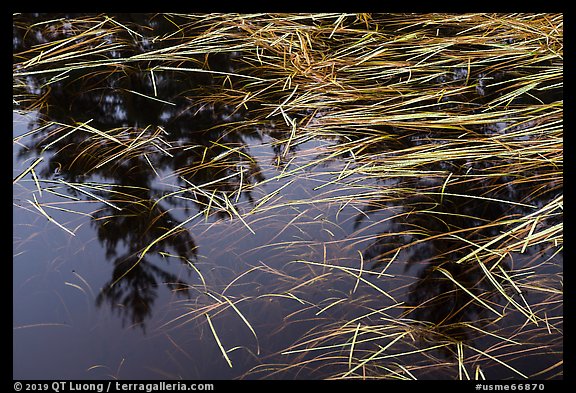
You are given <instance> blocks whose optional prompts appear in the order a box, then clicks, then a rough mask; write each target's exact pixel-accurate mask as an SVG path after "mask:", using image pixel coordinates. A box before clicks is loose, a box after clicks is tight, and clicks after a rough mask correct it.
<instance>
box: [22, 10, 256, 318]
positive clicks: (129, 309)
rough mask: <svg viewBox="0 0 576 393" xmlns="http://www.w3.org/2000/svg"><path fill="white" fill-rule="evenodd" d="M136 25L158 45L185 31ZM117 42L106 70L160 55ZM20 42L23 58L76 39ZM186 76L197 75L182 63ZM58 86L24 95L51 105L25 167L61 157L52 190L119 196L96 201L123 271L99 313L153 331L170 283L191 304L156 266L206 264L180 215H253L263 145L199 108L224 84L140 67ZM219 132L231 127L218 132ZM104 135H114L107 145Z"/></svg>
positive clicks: (105, 292) (99, 227) (53, 33)
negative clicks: (165, 257) (246, 209)
mask: <svg viewBox="0 0 576 393" xmlns="http://www.w3.org/2000/svg"><path fill="white" fill-rule="evenodd" d="M126 16H127V17H128V18H134V17H138V18H139V20H138V23H137V24H135V25H132V24H130V26H131V27H132V28H134V29H135V31H139V32H140V33H141V34H144V35H145V34H146V33H147V30H146V28H147V27H148V26H150V25H152V24H153V25H154V29H155V30H154V33H155V34H163V33H165V34H168V33H172V30H163V29H170V28H172V29H173V27H174V26H173V25H172V24H170V23H168V22H167V21H166V20H165V19H163V18H155V19H154V18H153V19H151V20H147V19H146V18H145V17H144V15H138V14H136V16H135V15H132V14H129V15H126ZM68 17H70V16H68ZM125 22H126V23H129V22H130V21H125ZM84 23H87V22H84ZM159 24H160V25H159ZM16 26H18V24H17V25H16ZM110 31H111V33H110V34H109V35H105V36H101V37H98V38H99V39H100V40H102V43H103V45H104V48H105V47H106V45H109V46H110V49H109V51H108V52H106V51H102V52H101V54H100V55H101V56H103V57H104V58H118V57H125V56H129V55H134V54H137V53H143V51H145V50H146V51H147V50H153V49H160V48H159V47H156V46H155V45H154V44H152V43H151V42H149V41H147V40H146V39H145V38H144V36H142V37H143V38H142V41H140V42H138V41H134V40H133V39H132V38H133V37H130V36H129V32H127V31H126V30H124V29H118V31H116V32H114V29H110ZM14 33H15V38H14V52H24V51H25V50H26V49H27V48H29V47H32V46H34V45H38V44H41V43H43V42H45V41H47V40H50V41H54V40H58V39H60V38H64V37H66V36H67V35H68V34H73V32H71V31H69V30H67V29H66V28H63V29H62V30H53V29H50V28H49V29H48V30H43V29H42V28H41V27H40V28H38V29H37V30H36V34H31V33H30V32H29V31H28V32H26V30H20V29H15V31H14ZM148 33H149V32H148ZM113 44H114V45H113ZM164 44H165V43H164ZM141 45H145V47H142V48H141V47H140V46H141ZM231 56H232V57H233V55H221V56H220V55H218V56H210V58H208V59H207V60H208V64H206V66H207V68H209V69H215V70H217V69H220V68H222V67H225V66H226V67H227V66H228V64H232V63H231V59H230V57H231ZM194 61H195V60H194V59H193V58H190V59H189V62H192V63H193V62H194ZM179 64H180V65H181V66H183V67H186V66H190V64H187V63H186V62H182V61H181V62H179ZM148 66H150V65H148ZM119 71H120V72H119ZM46 78H47V77H44V76H42V75H39V76H35V75H30V76H27V77H26V81H25V86H23V87H22V89H20V90H18V92H19V93H20V95H18V94H16V93H15V94H16V96H20V97H23V100H22V101H24V102H25V101H26V97H27V94H32V95H37V96H42V97H43V100H42V101H41V107H40V108H39V119H38V120H37V121H36V123H35V124H34V123H31V124H30V125H29V128H30V129H42V130H41V131H40V132H35V133H34V135H33V138H34V145H33V146H28V147H27V148H22V149H21V150H20V152H19V157H20V158H21V159H26V158H27V157H33V156H35V155H41V154H45V155H47V156H49V159H48V160H47V164H46V165H44V166H43V168H42V169H40V170H39V171H38V173H39V175H40V177H41V178H43V179H51V178H54V179H58V180H62V181H66V182H67V183H68V184H86V183H87V182H90V181H94V180H95V181H97V182H105V183H106V184H110V185H112V186H111V188H110V187H109V189H107V190H106V189H105V188H103V187H99V188H97V190H96V191H93V193H94V194H97V195H98V196H99V197H100V198H101V200H105V201H109V202H108V203H106V204H103V205H102V207H101V208H100V209H99V210H98V211H97V212H96V213H95V214H94V215H93V220H92V224H93V225H94V227H95V228H96V231H97V234H98V239H99V241H100V242H101V243H102V244H103V246H104V247H105V248H106V255H107V257H108V258H110V259H111V261H112V263H113V265H114V271H113V275H112V277H111V279H110V281H109V282H108V283H107V284H105V285H104V287H103V289H102V292H101V293H100V294H99V296H98V298H97V303H98V304H99V305H101V304H104V303H108V304H109V305H110V306H111V307H112V308H114V309H116V310H117V311H118V312H119V313H121V314H122V315H123V319H125V320H127V321H130V323H131V324H132V325H139V326H141V327H142V328H144V326H145V321H146V319H148V318H150V316H151V313H152V310H153V303H154V300H155V298H156V297H157V290H158V285H159V283H163V284H165V285H167V286H168V287H169V288H170V289H173V290H175V292H176V293H177V294H180V295H186V294H187V290H186V283H185V282H184V281H182V280H181V279H179V278H178V277H175V276H174V275H173V274H171V273H170V272H169V271H167V270H165V269H163V268H162V267H161V266H158V265H157V264H154V263H153V262H151V261H149V260H148V258H147V257H146V255H144V254H148V255H152V254H156V255H157V254H158V253H166V254H171V255H176V256H177V257H178V258H179V259H180V260H181V261H183V263H185V264H188V263H193V262H194V260H195V257H196V254H197V249H196V245H195V242H194V239H193V235H192V234H191V233H190V232H189V231H188V230H187V229H186V228H185V225H184V224H186V222H185V221H184V219H183V218H182V217H181V215H180V216H179V215H178V214H177V213H176V212H173V211H172V209H173V208H176V207H180V208H184V212H185V213H186V214H188V212H189V209H190V208H191V207H195V208H196V209H197V210H199V211H205V215H206V216H209V215H210V214H215V215H216V216H217V217H219V218H226V217H230V216H231V214H230V212H229V211H228V210H229V209H228V206H226V205H225V204H224V203H223V202H221V201H222V199H224V200H225V201H228V202H230V203H231V204H235V203H237V202H238V201H240V202H241V201H243V200H247V201H248V202H251V203H252V202H253V198H252V195H251V191H250V186H251V184H254V183H256V182H259V181H262V180H264V177H263V175H262V174H261V171H260V168H259V166H258V163H257V162H256V160H254V159H253V158H252V157H251V156H250V152H249V150H248V148H247V142H246V141H247V138H250V139H253V138H257V139H258V138H261V136H260V134H259V133H257V132H254V131H252V130H250V129H240V130H229V129H227V128H226V123H229V122H232V121H235V120H238V119H241V118H243V116H244V115H243V113H242V111H233V109H232V108H229V107H227V106H225V105H223V104H219V103H216V104H212V105H207V104H205V103H195V96H196V95H201V94H200V91H201V89H203V88H207V87H209V86H210V85H211V84H213V83H215V78H212V77H211V76H207V75H206V74H201V73H200V74H193V75H190V74H189V73H187V74H183V73H179V72H177V71H172V72H162V73H161V72H157V73H152V72H150V71H149V67H147V66H146V65H145V64H144V65H143V64H141V63H138V64H137V65H134V66H124V67H123V68H122V69H121V70H118V69H116V68H114V67H113V68H111V69H108V70H106V68H104V69H103V70H90V69H88V70H83V69H76V70H71V71H70V72H68V73H67V77H66V78H62V80H58V81H51V83H50V84H49V85H46ZM42 86H43V87H42ZM65 124H76V125H78V127H76V128H71V127H67V126H64V125H65ZM216 125H217V126H219V127H218V128H214V126H216ZM100 130H106V131H105V132H106V134H105V138H102V132H101V131H100ZM39 168H40V167H39ZM159 178H160V179H162V180H159ZM78 188H79V187H77V186H76V187H74V186H72V187H69V189H68V192H69V194H71V195H75V196H76V197H82V196H84V195H82V193H81V192H79V190H78ZM219 200H220V202H221V203H218V201H219ZM151 244H152V247H149V245H151Z"/></svg>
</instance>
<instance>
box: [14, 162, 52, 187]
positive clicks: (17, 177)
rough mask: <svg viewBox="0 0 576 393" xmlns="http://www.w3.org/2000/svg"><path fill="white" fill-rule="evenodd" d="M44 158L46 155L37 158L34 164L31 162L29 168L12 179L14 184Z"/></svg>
mask: <svg viewBox="0 0 576 393" xmlns="http://www.w3.org/2000/svg"><path fill="white" fill-rule="evenodd" d="M43 159H44V157H38V158H37V159H36V160H34V162H33V163H32V164H30V166H29V167H28V168H26V169H25V170H24V171H23V172H22V173H20V174H19V175H18V176H16V177H15V178H14V179H13V180H12V184H16V183H17V182H18V181H19V180H20V179H22V178H23V177H24V176H26V174H27V173H28V172H30V171H31V170H33V169H34V167H35V166H36V165H38V164H39V163H40V162H41V161H42V160H43Z"/></svg>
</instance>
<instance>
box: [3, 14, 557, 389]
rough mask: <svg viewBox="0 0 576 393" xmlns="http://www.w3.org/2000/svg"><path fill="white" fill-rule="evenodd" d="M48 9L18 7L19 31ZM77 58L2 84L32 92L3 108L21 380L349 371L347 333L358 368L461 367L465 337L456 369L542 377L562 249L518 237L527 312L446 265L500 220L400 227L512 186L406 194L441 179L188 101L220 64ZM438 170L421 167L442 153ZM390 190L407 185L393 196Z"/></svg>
mask: <svg viewBox="0 0 576 393" xmlns="http://www.w3.org/2000/svg"><path fill="white" fill-rule="evenodd" d="M27 18H28V19H27ZM118 18H120V17H118ZM130 18H131V19H134V18H137V16H131V17H130ZM52 19H54V20H56V21H57V20H58V19H56V17H55V16H51V15H40V16H27V17H26V18H25V17H24V16H22V17H21V18H20V19H18V25H19V26H20V25H22V24H25V23H29V24H31V23H32V22H33V21H38V20H48V21H49V20H52ZM117 20H122V19H117ZM146 20H148V19H146ZM154 20H156V19H154ZM147 23H150V22H147ZM157 23H160V22H157ZM53 24H54V26H55V27H54V28H53V29H52V30H51V29H50V28H47V27H46V28H44V29H43V30H37V33H36V35H33V34H28V35H24V34H23V30H19V29H16V28H15V36H14V53H24V52H23V51H24V50H25V49H27V48H30V47H33V45H34V44H36V45H39V44H42V43H44V42H47V41H49V40H55V39H56V38H57V37H62V36H66V35H67V34H72V32H73V30H69V29H72V27H71V26H68V29H66V28H63V30H58V26H61V24H59V22H53ZM142 25H143V26H144V25H145V23H144V22H142ZM46 26H50V23H48V24H47V25H46ZM147 27H148V28H150V29H156V30H153V31H152V32H151V33H149V37H152V36H154V35H160V34H161V32H162V30H161V29H162V28H165V26H163V25H162V26H160V25H155V24H149V25H148V26H147ZM32 30H33V29H32ZM40 31H43V32H44V33H43V34H42V33H41V32H40ZM50 32H51V33H50ZM50 34H53V36H50ZM140 44H141V45H142V50H143V52H146V51H151V50H156V49H161V46H154V44H153V43H152V42H150V41H148V40H145V39H142V40H141V42H140ZM108 55H109V56H110V57H111V58H115V57H118V58H119V57H122V56H125V54H123V53H119V52H118V53H116V52H114V51H113V50H111V51H110V53H108ZM238 58H241V53H231V54H226V55H224V54H222V55H218V56H212V57H210V59H209V61H210V69H212V70H221V71H226V72H233V71H235V70H236V69H235V68H234V67H235V64H236V63H235V62H234V61H235V59H238ZM189 65H190V64H187V63H186V61H182V62H181V64H180V66H181V67H182V68H185V67H188V66H189ZM93 71H94V70H83V69H76V70H73V71H70V72H68V74H67V75H66V77H65V78H63V80H62V81H55V82H54V81H53V82H51V83H50V84H49V88H47V87H46V78H48V76H45V75H44V74H38V75H35V74H32V75H28V76H26V78H23V77H19V78H20V82H21V83H22V84H21V85H19V86H20V87H18V88H15V91H16V93H18V94H16V93H15V100H16V101H22V102H24V101H27V100H28V98H27V97H29V96H32V97H41V99H40V98H38V105H36V106H35V107H34V108H31V107H30V105H23V104H22V103H18V104H16V103H15V105H14V111H13V137H14V143H13V178H14V179H18V180H17V181H15V183H14V187H13V328H14V331H13V342H14V350H13V377H14V378H15V379H109V378H118V379H235V378H247V379H257V378H290V379H292V378H299V379H310V378H327V377H330V376H333V375H337V374H339V373H340V374H342V373H346V372H347V371H348V370H350V368H351V366H350V365H349V363H348V360H349V356H351V353H350V347H351V345H353V346H356V352H355V355H354V356H355V358H354V359H355V360H357V359H366V358H367V357H369V356H370V355H369V354H370V353H378V356H379V358H378V361H377V362H370V363H368V362H366V364H365V365H364V372H366V369H367V368H368V367H373V370H380V371H381V372H382V373H389V374H390V375H394V374H396V375H402V376H403V377H406V378H408V377H410V376H414V377H417V378H423V379H427V378H437V379H444V378H457V377H458V373H459V371H458V366H457V364H458V359H459V356H460V355H461V354H460V353H459V348H460V349H462V348H464V349H462V351H464V354H465V356H466V358H467V359H470V360H469V363H466V364H467V365H466V367H468V371H465V372H469V373H471V374H473V373H474V372H475V370H477V367H480V368H481V370H482V372H483V373H484V375H485V376H486V377H488V378H490V379H500V378H520V377H522V375H524V376H532V375H538V377H541V378H551V377H556V376H557V374H558V368H557V367H554V366H555V365H556V364H557V363H558V362H560V361H561V359H562V352H561V346H562V333H561V327H562V324H561V319H562V305H561V303H559V302H558V299H557V296H560V298H561V295H559V293H560V292H561V287H559V284H558V282H561V275H562V252H558V250H557V248H546V247H539V246H533V247H529V248H528V249H526V250H524V252H522V253H520V252H511V253H509V254H508V255H505V256H504V257H503V258H502V259H501V262H500V263H499V265H500V266H501V270H499V272H500V273H499V274H500V275H504V276H505V275H506V274H509V275H512V276H514V277H517V278H518V280H520V281H521V282H526V283H529V282H530V278H531V277H537V281H538V283H539V284H540V286H541V287H544V288H547V290H543V291H540V290H535V291H533V292H530V291H528V290H524V296H520V295H519V294H518V293H516V292H514V288H506V291H507V293H509V294H510V298H511V299H514V301H515V302H518V303H522V302H523V301H524V300H525V301H526V302H528V303H529V304H530V305H531V307H532V311H533V312H534V313H535V314H536V315H538V317H539V318H541V319H540V321H539V324H538V323H534V324H531V323H530V321H528V322H527V317H526V316H525V315H524V314H522V312H520V311H518V309H514V307H511V306H510V304H512V303H508V304H509V306H504V305H505V304H507V299H503V297H502V296H498V294H496V295H494V296H492V297H484V295H485V294H486V293H490V292H491V291H492V292H494V286H495V285H496V286H498V284H493V283H491V282H490V281H489V280H488V279H486V278H485V276H484V275H483V274H484V273H483V270H482V265H481V264H476V265H473V266H471V265H467V264H462V265H460V264H452V265H446V263H445V262H446V261H447V260H450V259H451V260H452V261H454V260H456V259H458V258H459V257H462V256H463V255H464V254H465V246H468V247H469V246H470V242H472V244H473V242H475V241H477V240H479V239H482V238H484V237H487V236H494V233H497V232H498V231H503V230H504V229H503V227H499V226H495V227H488V228H487V229H482V228H480V229H478V230H477V231H475V232H474V236H476V237H473V238H470V239H468V243H466V240H462V239H461V238H460V239H459V238H451V239H450V238H446V237H442V236H439V237H437V238H436V239H431V240H427V239H425V238H422V239H420V238H418V237H417V236H415V235H413V234H412V233H413V232H410V231H409V230H408V228H414V227H421V228H424V229H425V230H423V232H426V233H441V232H442V230H444V227H448V228H459V229H466V228H475V227H481V226H482V224H483V223H486V222H495V221H497V220H499V219H501V217H504V216H506V215H510V216H513V215H515V214H516V215H520V214H527V213H526V212H527V211H528V212H532V211H534V208H533V207H526V206H525V204H517V205H505V206H503V204H502V203H499V202H497V200H499V199H504V196H505V199H506V200H509V201H523V200H525V197H526V195H528V194H529V193H530V192H531V191H530V189H529V188H528V187H524V186H523V184H522V183H521V182H519V183H517V187H510V186H508V187H507V188H506V189H503V188H505V187H503V188H502V189H501V193H500V194H495V195H492V196H491V197H492V199H490V198H485V199H474V200H473V201H472V202H471V201H469V200H467V199H466V198H464V197H462V195H463V194H466V193H467V191H469V190H467V189H465V188H463V187H460V188H459V186H458V185H454V186H453V187H451V188H449V190H447V191H450V192H447V193H445V194H444V195H437V196H436V197H431V198H428V197H427V196H425V195H424V194H423V193H420V192H419V191H418V190H427V189H430V188H431V187H440V186H442V184H443V182H444V181H445V180H446V179H445V178H438V179H436V180H432V184H431V183H429V182H430V180H427V181H428V182H424V181H422V180H421V179H418V178H416V179H410V178H405V177H398V178H391V179H386V180H382V179H380V178H378V177H377V176H372V175H370V172H369V171H368V170H366V171H361V170H359V171H352V169H353V168H357V167H361V166H362V165H363V163H360V162H356V161H355V160H354V157H353V156H350V155H348V156H347V155H343V154H342V153H341V150H340V146H341V145H342V144H343V143H346V141H347V139H346V138H344V137H342V138H338V137H334V136H330V137H328V136H324V137H322V136H295V137H294V138H291V137H290V133H289V132H288V133H287V132H286V131H285V128H283V124H282V122H283V119H282V117H281V116H280V117H273V118H271V119H270V120H269V121H267V122H265V123H263V122H258V123H250V122H249V120H250V119H251V117H250V116H251V112H250V109H251V108H244V109H242V108H240V109H238V108H233V107H229V106H227V105H224V104H219V103H214V104H212V105H210V104H206V103H205V102H200V100H198V99H197V96H196V94H197V92H198V91H199V89H200V88H202V89H209V88H213V87H214V86H216V85H219V84H220V83H221V80H222V78H220V77H219V76H211V75H209V74H202V73H198V74H193V76H190V75H189V74H186V77H183V75H182V73H181V72H179V71H177V70H175V71H172V72H167V71H165V72H162V73H155V74H153V75H155V76H152V77H151V75H152V74H151V73H150V72H149V71H146V70H142V69H138V67H136V66H135V69H133V70H130V69H126V70H120V71H118V72H112V73H98V72H93ZM53 76H54V75H52V74H49V77H53ZM151 78H156V79H151ZM218 78H220V79H218ZM200 90H201V89H200ZM190 92H194V93H190ZM189 93H190V94H189ZM150 97H155V98H156V99H151V98H150ZM329 115H330V114H329V113H328V112H327V113H319V114H318V116H329ZM243 121H246V122H247V123H245V124H248V126H240V124H242V122H243ZM507 126H508V125H507V124H505V123H502V128H505V127H507ZM495 127H496V128H497V126H494V125H492V126H491V128H489V129H485V130H484V132H492V133H497V132H498V131H499V130H498V129H496V128H495ZM104 130H109V131H108V133H107V135H105V136H103V135H102V133H101V132H100V131H104ZM478 132H481V131H480V129H479V131H478ZM428 137H429V136H428ZM522 138H524V136H522ZM421 141H422V138H421V136H414V138H413V142H412V143H413V144H414V145H418V144H419V143H422V142H421ZM374 148H375V149H377V148H378V146H375V147H374ZM382 149H383V151H385V150H386V149H388V150H390V149H391V148H389V147H384V146H382ZM392 149H393V148H392ZM40 158H41V161H37V160H38V159H40ZM32 164H34V165H33V170H28V168H30V166H31V165H32ZM435 165H436V166H435V167H434V166H433V167H431V168H427V170H432V171H434V170H437V171H441V170H443V167H442V165H448V163H444V164H442V163H440V164H435ZM458 165H459V166H460V167H461V168H462V169H461V170H462V173H464V172H465V173H466V174H469V173H474V171H478V173H480V172H481V170H482V166H481V164H474V163H471V162H466V163H464V164H462V163H459V164H458ZM368 169H369V168H368ZM26 171H27V172H26ZM24 172H26V173H25V175H24V176H20V175H21V174H22V173H24ZM404 188H409V189H414V190H416V192H411V193H409V194H406V195H402V194H401V193H400V195H399V194H398V193H399V192H400V191H396V189H404ZM391 190H394V191H391ZM552 193H557V190H551V191H550V193H546V192H541V193H539V196H538V197H534V198H532V199H531V205H533V206H537V207H538V208H541V207H542V206H543V205H544V204H545V202H546V201H548V200H550V199H551V198H552V197H553V195H552ZM421 206H428V208H425V209H422V208H419V209H416V207H421ZM431 211H432V212H433V213H432V214H430V212H431ZM439 217H440V218H439ZM559 220H561V217H560V218H559ZM544 224H545V225H550V226H553V225H555V224H556V222H555V221H550V222H546V223H544ZM414 241H416V243H415V244H416V245H415V246H414V247H411V248H408V249H403V250H402V251H401V252H397V253H393V252H392V251H393V250H394V249H395V248H396V247H397V246H398V245H399V244H408V243H410V242H414ZM453 250H460V251H459V252H454V253H453V254H451V253H450V251H453ZM448 276H450V277H453V278H456V279H457V280H458V282H460V283H463V284H461V285H460V286H455V285H454V284H453V281H451V280H450V279H449V278H448ZM483 277H484V278H483ZM523 280H524V281H523ZM535 281H536V279H535ZM502 285H504V284H502ZM527 285H528V284H527ZM471 293H472V294H475V295H476V296H478V297H479V298H480V299H483V301H484V302H485V303H483V304H482V303H478V302H474V301H471V299H472V297H471V296H470V294H471ZM554 296H556V297H554ZM476 299H478V298H476ZM522 306H524V304H522ZM500 307H504V309H505V313H504V314H503V315H502V316H501V317H500V318H496V316H495V314H498V313H499V312H500ZM492 309H495V310H494V314H492V312H493V311H492ZM548 320H549V321H550V323H548V322H547V321H548ZM359 322H361V324H359ZM360 326H362V329H361V328H360ZM444 327H446V328H444ZM356 337H358V338H360V337H361V338H362V339H363V340H358V342H357V343H355V338H356ZM351 343H353V344H351ZM459 343H460V344H459ZM462 343H464V344H462ZM520 343H522V344H520ZM387 345H389V346H390V347H389V348H388V347H387ZM462 345H465V347H463V346H462ZM509 348H512V349H509ZM223 350H224V351H225V355H224V354H223V352H222V351H223ZM475 350H476V351H477V352H474V351H475ZM370 351H372V352H370ZM484 351H485V353H488V354H490V356H483V352H484ZM356 357H357V358H356ZM494 357H497V358H498V359H502V361H498V360H496V361H495V360H494V359H493V358H494ZM330 359H332V361H331V360H330ZM357 363H358V364H361V363H362V362H361V361H360V360H358V362H357ZM372 363H376V364H375V365H372ZM455 365H456V366H455ZM408 366H410V367H411V368H410V370H411V371H410V372H406V371H405V370H406V369H405V367H408ZM370 370H372V369H369V371H370ZM543 370H544V371H543ZM355 372H356V370H355ZM361 372H362V368H358V371H357V373H361ZM461 372H462V370H460V373H461Z"/></svg>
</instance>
